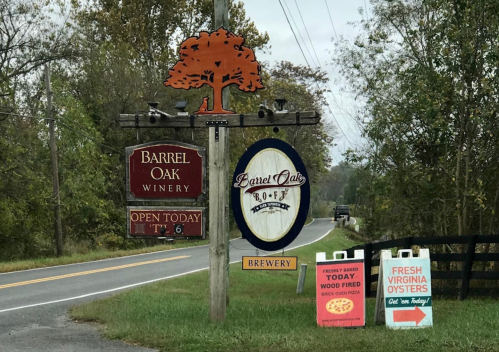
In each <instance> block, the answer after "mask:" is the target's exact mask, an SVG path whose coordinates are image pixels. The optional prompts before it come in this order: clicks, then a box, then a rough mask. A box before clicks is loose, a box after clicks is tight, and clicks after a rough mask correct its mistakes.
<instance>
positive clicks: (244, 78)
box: [164, 28, 263, 114]
mask: <svg viewBox="0 0 499 352" xmlns="http://www.w3.org/2000/svg"><path fill="white" fill-rule="evenodd" d="M243 44H244V38H243V37H242V36H241V35H239V36H236V35H235V34H234V33H232V32H229V31H227V30H226V29H224V28H220V29H219V30H218V31H216V32H213V33H208V32H201V33H200V34H199V36H197V37H191V38H188V39H187V40H186V41H184V42H183V43H182V44H181V49H180V57H181V59H180V60H179V62H177V63H176V64H175V66H173V68H172V69H171V70H170V71H169V74H170V77H169V78H168V79H167V80H166V81H165V83H164V84H165V86H167V87H168V86H171V87H173V88H176V89H179V88H180V89H190V88H200V87H202V86H203V85H205V84H207V85H208V86H210V87H211V88H213V110H207V109H206V108H205V110H204V111H203V110H201V109H200V110H199V111H198V114H232V113H234V112H233V111H228V110H224V109H223V107H222V89H223V88H224V87H227V86H228V85H231V84H236V85H237V86H238V88H239V90H241V91H244V92H254V91H255V90H257V89H261V88H263V85H262V82H261V78H260V65H259V64H258V62H257V61H256V59H255V53H254V52H253V50H252V49H250V48H247V47H245V46H243Z"/></svg>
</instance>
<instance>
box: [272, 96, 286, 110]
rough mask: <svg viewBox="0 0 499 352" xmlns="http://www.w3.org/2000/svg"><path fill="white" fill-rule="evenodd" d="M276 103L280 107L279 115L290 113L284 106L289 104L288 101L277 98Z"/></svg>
mask: <svg viewBox="0 0 499 352" xmlns="http://www.w3.org/2000/svg"><path fill="white" fill-rule="evenodd" d="M274 101H275V102H276V103H277V106H278V109H277V110H278V111H277V112H278V113H286V112H288V111H287V110H284V105H286V103H287V102H288V101H287V100H286V99H284V98H276V99H274Z"/></svg>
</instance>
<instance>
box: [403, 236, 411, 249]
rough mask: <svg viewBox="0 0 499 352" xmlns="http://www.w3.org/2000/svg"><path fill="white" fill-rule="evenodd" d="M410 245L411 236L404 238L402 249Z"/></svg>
mask: <svg viewBox="0 0 499 352" xmlns="http://www.w3.org/2000/svg"><path fill="white" fill-rule="evenodd" d="M411 247H412V237H406V238H404V249H411Z"/></svg>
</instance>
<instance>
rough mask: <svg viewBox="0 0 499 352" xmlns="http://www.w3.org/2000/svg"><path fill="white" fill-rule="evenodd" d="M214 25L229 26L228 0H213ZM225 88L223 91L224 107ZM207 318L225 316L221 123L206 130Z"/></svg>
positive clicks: (225, 183)
mask: <svg viewBox="0 0 499 352" xmlns="http://www.w3.org/2000/svg"><path fill="white" fill-rule="evenodd" d="M214 5H215V28H214V30H217V29H218V28H220V27H222V26H223V27H224V28H225V29H228V26H229V0H215V3H214ZM228 96H229V91H228V89H227V88H226V89H224V91H223V92H222V101H223V103H224V108H227V105H228V102H229V99H228ZM208 157H209V235H210V320H211V321H213V322H223V321H224V320H225V316H226V311H227V303H228V299H229V295H228V285H229V280H228V276H229V271H228V270H229V265H228V264H229V178H228V176H229V160H228V158H229V130H228V129H227V127H223V126H222V125H216V127H211V128H210V131H209V147H208Z"/></svg>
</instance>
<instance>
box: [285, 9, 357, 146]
mask: <svg viewBox="0 0 499 352" xmlns="http://www.w3.org/2000/svg"><path fill="white" fill-rule="evenodd" d="M279 4H280V5H281V8H282V11H283V12H284V15H285V16H286V20H287V21H288V24H289V28H290V29H291V32H293V35H294V37H295V40H296V43H297V44H298V47H299V48H300V51H301V53H302V55H303V58H304V59H305V62H306V63H307V66H308V67H309V68H310V69H312V68H311V66H310V63H309V62H308V60H307V57H306V56H305V53H304V52H303V49H302V47H301V45H300V42H299V41H298V38H297V37H296V33H295V31H294V29H293V26H292V25H291V22H290V21H289V18H288V15H287V13H286V11H285V10H284V6H283V5H282V2H281V0H279ZM316 84H317V87H318V88H320V87H319V84H318V82H316ZM326 99H327V98H326ZM326 105H327V107H328V109H329V112H330V113H331V116H332V117H333V119H334V121H335V122H336V125H337V126H338V128H339V129H340V131H341V133H342V134H343V136H344V137H345V139H346V140H347V141H348V143H349V144H350V145H351V146H352V147H353V146H354V144H353V143H352V142H350V140H349V139H348V137H347V135H346V133H345V131H343V129H342V128H341V126H340V124H339V122H338V120H337V119H336V116H335V115H334V113H333V110H332V109H331V107H330V106H329V104H326Z"/></svg>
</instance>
